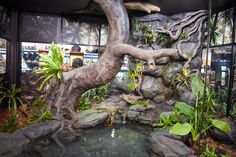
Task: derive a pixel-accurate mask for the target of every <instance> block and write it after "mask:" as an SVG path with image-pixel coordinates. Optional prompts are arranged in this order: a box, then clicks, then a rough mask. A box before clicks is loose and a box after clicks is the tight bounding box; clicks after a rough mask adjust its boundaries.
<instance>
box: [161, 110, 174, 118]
mask: <svg viewBox="0 0 236 157" xmlns="http://www.w3.org/2000/svg"><path fill="white" fill-rule="evenodd" d="M161 114H162V115H164V116H165V117H167V116H169V115H174V114H175V113H174V112H173V111H169V112H162V113H161Z"/></svg>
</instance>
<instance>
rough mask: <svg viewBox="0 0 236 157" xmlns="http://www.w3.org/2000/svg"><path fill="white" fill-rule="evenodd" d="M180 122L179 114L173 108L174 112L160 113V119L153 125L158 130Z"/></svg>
mask: <svg viewBox="0 0 236 157" xmlns="http://www.w3.org/2000/svg"><path fill="white" fill-rule="evenodd" d="M178 122H180V116H179V113H178V112H177V110H174V112H172V113H170V114H168V115H165V114H160V120H159V123H158V124H154V125H153V126H154V127H158V128H159V129H160V130H164V129H166V128H167V127H169V126H173V125H174V124H176V123H178Z"/></svg>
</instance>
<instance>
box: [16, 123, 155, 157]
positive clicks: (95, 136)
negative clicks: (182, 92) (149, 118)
mask: <svg viewBox="0 0 236 157" xmlns="http://www.w3.org/2000/svg"><path fill="white" fill-rule="evenodd" d="M151 131H152V129H151V128H149V127H145V126H141V125H135V124H126V125H115V126H113V127H104V126H99V127H95V128H92V129H87V130H83V132H82V137H79V138H77V139H76V140H73V142H69V143H68V142H66V141H65V140H64V141H62V143H63V144H64V145H65V147H66V153H65V154H64V155H62V153H61V149H60V148H59V147H58V145H56V144H54V143H50V144H49V145H46V146H43V147H42V146H37V145H34V149H33V148H30V149H29V150H27V151H25V152H23V153H22V154H21V155H20V157H59V156H63V157H149V153H148V152H149V150H148V141H147V138H148V135H149V134H150V132H151Z"/></svg>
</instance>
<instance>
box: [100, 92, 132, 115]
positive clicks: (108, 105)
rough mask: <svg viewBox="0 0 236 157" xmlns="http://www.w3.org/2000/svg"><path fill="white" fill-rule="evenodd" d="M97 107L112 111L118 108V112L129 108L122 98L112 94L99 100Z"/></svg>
mask: <svg viewBox="0 0 236 157" xmlns="http://www.w3.org/2000/svg"><path fill="white" fill-rule="evenodd" d="M97 108H99V109H102V110H108V111H110V112H113V111H115V110H119V112H126V111H128V109H129V106H128V103H127V102H125V101H124V100H122V98H121V97H120V95H112V96H110V97H108V98H106V99H105V100H104V101H103V102H101V103H100V104H99V105H98V106H97Z"/></svg>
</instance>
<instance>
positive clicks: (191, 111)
mask: <svg viewBox="0 0 236 157" xmlns="http://www.w3.org/2000/svg"><path fill="white" fill-rule="evenodd" d="M191 89H192V92H193V94H194V95H195V96H196V103H195V107H192V106H190V105H188V104H186V103H183V102H178V103H177V104H176V106H175V108H176V109H177V110H178V112H179V113H180V114H181V116H182V118H184V119H186V122H184V123H176V124H175V125H174V126H173V127H172V128H171V129H170V130H169V132H170V133H171V134H176V135H187V134H189V133H191V135H192V139H193V141H196V140H198V139H199V137H200V135H201V134H205V133H206V132H207V131H208V130H209V129H210V128H211V127H216V128H218V129H220V130H221V131H223V132H229V131H230V126H229V125H228V123H226V122H223V121H221V120H218V119H214V117H213V112H214V110H213V105H214V104H215V102H214V99H213V97H212V93H211V92H209V89H207V88H206V89H205V95H204V83H203V81H202V80H201V79H200V78H199V77H197V76H195V77H193V78H192V80H191ZM204 98H205V99H204Z"/></svg>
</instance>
